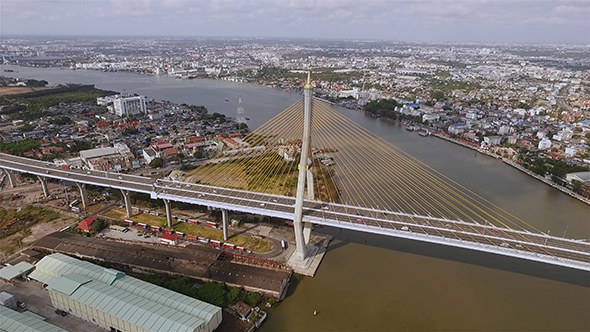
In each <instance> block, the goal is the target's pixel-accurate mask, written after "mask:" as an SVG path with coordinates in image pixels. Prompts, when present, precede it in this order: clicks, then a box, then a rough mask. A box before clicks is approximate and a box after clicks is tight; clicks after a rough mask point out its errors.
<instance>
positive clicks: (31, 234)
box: [0, 183, 78, 261]
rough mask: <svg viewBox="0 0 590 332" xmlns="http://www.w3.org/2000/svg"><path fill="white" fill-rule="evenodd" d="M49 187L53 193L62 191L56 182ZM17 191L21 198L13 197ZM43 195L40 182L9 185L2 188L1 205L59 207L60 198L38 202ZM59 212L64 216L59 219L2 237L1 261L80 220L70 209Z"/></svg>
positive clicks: (11, 207)
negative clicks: (13, 186)
mask: <svg viewBox="0 0 590 332" xmlns="http://www.w3.org/2000/svg"><path fill="white" fill-rule="evenodd" d="M49 188H50V191H51V193H52V194H53V193H56V194H59V193H62V191H61V190H62V189H61V187H59V186H57V185H55V184H50V186H49ZM16 193H18V194H19V198H18V199H13V198H12V197H13V195H14V194H16ZM62 196H63V193H62ZM42 197H43V192H42V190H41V186H40V185H39V183H35V184H32V185H22V186H19V187H16V188H10V187H9V186H8V187H5V188H3V189H2V195H1V198H2V199H0V206H2V207H4V208H5V209H19V208H24V207H27V206H30V205H35V206H38V207H41V208H45V207H50V208H53V207H57V202H58V201H59V200H53V201H49V202H47V203H46V204H40V203H38V202H39V200H40V198H42ZM58 210H59V209H58ZM59 213H60V214H61V215H62V217H61V218H59V219H56V220H52V221H50V222H46V223H38V224H36V225H33V226H32V227H30V228H29V229H26V230H23V231H20V232H17V233H15V234H12V235H10V236H7V237H5V238H3V239H0V261H4V260H6V259H7V258H8V256H10V255H11V254H12V253H14V252H16V251H17V250H20V249H21V248H26V247H27V246H28V245H30V244H32V243H34V242H35V241H37V240H38V239H40V238H42V237H43V236H45V235H47V234H49V233H53V232H56V231H59V230H60V229H62V228H64V227H66V226H69V225H72V224H73V223H75V222H76V221H77V220H78V218H76V217H74V215H73V214H72V213H71V212H69V211H65V210H61V211H59Z"/></svg>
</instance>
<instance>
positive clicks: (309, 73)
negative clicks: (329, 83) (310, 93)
mask: <svg viewBox="0 0 590 332" xmlns="http://www.w3.org/2000/svg"><path fill="white" fill-rule="evenodd" d="M303 88H304V89H306V90H311V89H312V88H313V86H312V85H311V70H309V71H307V83H306V84H305V86H304V87H303Z"/></svg>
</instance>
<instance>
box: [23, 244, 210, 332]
mask: <svg viewBox="0 0 590 332" xmlns="http://www.w3.org/2000/svg"><path fill="white" fill-rule="evenodd" d="M29 277H31V278H33V279H35V280H38V281H40V282H42V283H44V284H47V285H48V286H47V290H48V291H49V296H50V297H51V302H52V304H53V305H54V306H55V307H56V308H59V309H62V310H64V311H68V312H70V313H71V314H73V315H76V316H78V317H81V318H83V319H85V320H87V321H90V322H92V323H94V324H97V325H99V326H102V327H104V328H106V329H111V330H119V331H153V332H164V331H170V332H185V331H186V332H189V331H190V332H193V331H195V332H210V331H213V330H214V329H215V328H217V326H219V324H220V323H221V308H219V307H216V306H214V305H211V304H208V303H205V302H202V301H199V300H195V299H193V298H190V297H188V296H185V295H182V294H179V293H176V292H173V291H170V290H167V289H165V288H162V287H160V286H156V285H153V284H150V283H148V282H145V281H142V280H139V279H137V278H133V277H130V276H127V275H125V274H124V273H122V272H120V271H116V270H112V269H107V268H103V267H101V266H98V265H95V264H92V263H89V262H85V261H81V260H78V259H75V258H72V257H69V256H66V255H63V254H52V255H49V256H45V257H44V258H43V259H41V260H40V261H39V262H38V263H37V264H36V269H35V271H33V272H32V273H31V274H30V275H29Z"/></svg>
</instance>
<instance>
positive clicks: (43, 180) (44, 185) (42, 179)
mask: <svg viewBox="0 0 590 332" xmlns="http://www.w3.org/2000/svg"><path fill="white" fill-rule="evenodd" d="M37 178H38V179H39V182H41V188H43V195H45V197H49V187H48V186H47V178H46V177H43V176H40V175H37Z"/></svg>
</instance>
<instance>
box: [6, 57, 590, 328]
mask: <svg viewBox="0 0 590 332" xmlns="http://www.w3.org/2000/svg"><path fill="white" fill-rule="evenodd" d="M0 67H1V69H14V70H15V72H12V73H2V74H4V75H7V76H8V75H9V76H17V77H32V78H37V79H45V80H47V81H49V82H50V83H51V84H53V83H68V82H72V83H74V82H75V83H85V84H95V85H96V86H97V87H98V88H103V89H110V90H116V91H123V90H125V91H127V92H136V93H139V94H145V95H147V96H149V97H152V98H155V99H160V100H170V101H173V102H178V103H189V104H196V105H205V106H206V107H207V108H208V109H209V110H210V112H220V113H224V114H227V115H230V116H233V115H235V113H236V106H237V97H238V96H242V98H243V102H244V108H245V111H246V114H245V116H246V117H249V118H250V119H251V120H250V122H249V125H250V127H251V128H256V127H257V126H259V125H261V124H262V123H264V122H265V121H267V120H268V119H270V118H271V117H272V116H274V115H276V114H277V113H278V112H280V111H282V110H283V109H285V108H287V107H288V106H290V105H291V104H293V103H294V102H295V101H297V100H298V99H299V98H301V96H300V95H298V94H292V93H286V92H282V91H277V90H273V89H269V88H264V87H258V86H252V85H247V84H240V83H230V82H223V81H212V80H176V79H169V78H164V77H154V76H143V75H135V74H128V73H102V72H90V71H71V70H63V69H36V68H21V67H13V66H0ZM17 71H18V72H17ZM225 98H228V99H229V100H230V101H229V102H226V101H225ZM336 110H337V111H339V112H341V113H342V114H344V115H345V116H347V117H350V118H351V119H353V120H354V121H355V122H357V123H359V124H360V125H361V126H363V127H365V128H366V129H368V130H369V131H371V132H373V133H375V134H376V135H378V136H380V137H382V138H383V139H385V140H387V141H388V142H390V143H392V144H395V145H396V146H398V147H399V148H401V149H403V150H404V151H406V152H408V153H409V154H411V155H413V156H414V157H416V158H417V159H419V160H421V161H422V162H424V163H426V164H427V165H429V166H431V167H433V168H435V169H436V170H438V171H439V172H441V173H443V174H444V175H446V176H448V177H449V178H451V179H453V180H455V181H457V182H459V183H461V184H462V185H463V186H465V187H467V188H469V189H470V190H472V191H474V192H476V193H477V194H479V195H481V196H483V197H484V198H486V199H487V200H489V201H492V202H493V203H495V204H497V205H498V206H500V207H502V208H503V209H505V210H507V211H509V212H511V213H512V214H514V215H516V216H518V217H519V218H521V219H523V220H525V221H527V222H528V223H530V224H532V225H534V226H535V227H537V228H538V229H541V230H543V231H546V230H550V231H551V234H552V235H557V236H562V234H564V233H565V236H566V237H568V238H574V239H589V238H590V207H589V206H588V205H585V204H583V203H581V202H579V201H577V200H575V199H573V198H570V197H569V196H567V195H565V194H562V193H560V192H559V191H557V190H555V189H552V188H550V187H549V186H547V185H545V184H543V183H541V182H539V181H537V180H535V179H533V178H531V177H529V176H528V175H526V174H524V173H521V172H520V171H518V170H516V169H514V168H512V167H510V166H508V165H505V164H504V163H502V162H501V161H498V160H495V159H492V158H489V157H486V156H483V155H478V154H476V153H474V151H472V150H469V149H466V148H463V147H460V146H457V145H454V144H452V143H449V142H446V141H442V140H440V139H437V138H434V137H420V136H418V135H417V134H416V133H411V132H407V131H405V130H404V129H403V127H401V126H399V125H391V124H388V123H385V122H382V121H379V120H375V119H373V118H371V117H368V116H365V115H364V114H362V113H361V112H357V111H353V110H348V109H343V108H338V107H337V108H336ZM566 227H567V232H566ZM316 231H319V232H324V233H328V234H331V235H333V236H335V240H334V241H333V242H332V244H331V245H330V249H329V251H328V253H327V254H326V256H325V258H324V260H323V262H322V264H321V265H320V268H319V270H318V272H317V274H316V276H315V277H313V278H308V277H305V278H301V280H299V281H298V282H296V283H295V285H293V287H292V289H291V290H290V295H289V296H288V297H287V298H286V299H285V300H284V301H283V302H282V303H281V304H280V305H279V306H278V307H277V308H274V309H269V310H268V312H269V318H268V319H267V321H266V322H265V323H264V324H263V326H262V328H261V331H589V330H590V273H589V272H580V271H575V270H570V269H566V268H561V267H555V266H550V265H545V264H540V263H533V262H527V261H523V260H518V259H513V258H506V257H500V256H495V255H491V254H484V253H477V252H470V251H467V250H462V249H456V248H450V247H444V246H438V245H433V244H426V243H418V242H413V241H408V240H401V239H394V238H389V237H383V236H376V235H369V234H363V233H356V232H352V231H346V230H340V229H330V228H319V229H317V230H316ZM314 311H317V315H316V316H314V315H313V313H314Z"/></svg>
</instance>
